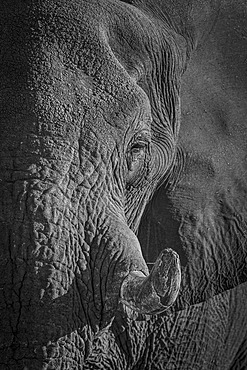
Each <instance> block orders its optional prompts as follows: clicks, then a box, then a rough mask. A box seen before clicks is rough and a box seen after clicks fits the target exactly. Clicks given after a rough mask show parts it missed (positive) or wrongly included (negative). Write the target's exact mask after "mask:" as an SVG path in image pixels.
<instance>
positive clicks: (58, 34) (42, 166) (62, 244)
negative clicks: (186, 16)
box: [0, 0, 183, 369]
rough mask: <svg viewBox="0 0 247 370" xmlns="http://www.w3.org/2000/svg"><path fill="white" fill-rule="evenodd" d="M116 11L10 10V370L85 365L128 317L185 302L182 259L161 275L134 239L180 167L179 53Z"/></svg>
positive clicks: (172, 258)
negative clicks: (123, 312) (95, 339)
mask: <svg viewBox="0 0 247 370" xmlns="http://www.w3.org/2000/svg"><path fill="white" fill-rule="evenodd" d="M4 4H5V3H4ZM106 5H107V4H106V3H105V1H92V2H88V1H81V0H77V1H73V5H72V3H71V1H64V2H61V1H54V0H52V1H44V2H43V3H42V4H41V3H39V2H38V1H37V2H36V1H27V2H24V1H21V2H19V3H18V4H17V3H16V2H15V1H11V2H10V3H8V5H7V3H6V4H5V6H3V10H2V13H1V45H2V50H5V52H4V53H3V55H2V59H1V81H2V82H1V218H0V219H1V248H0V251H1V252H0V253H1V257H0V261H1V262H0V263H1V269H0V271H1V289H0V293H1V310H2V311H1V312H3V315H2V316H1V318H2V319H3V324H2V328H3V330H2V338H1V343H2V344H1V351H2V354H1V358H2V362H3V363H4V364H6V366H10V367H11V366H12V367H14V366H19V365H20V364H25V365H26V366H27V367H28V368H29V366H31V367H30V368H32V369H34V368H41V367H42V366H45V365H44V364H45V363H46V362H47V363H49V366H55V367H56V366H57V367H58V368H59V366H62V365H61V364H60V363H63V362H62V361H65V362H64V365H63V366H65V367H66V366H67V367H66V368H68V367H69V366H71V367H70V368H72V367H73V366H74V365H73V364H75V363H77V365H78V364H82V363H83V358H84V355H85V353H87V352H88V348H87V344H86V343H88V340H89V339H90V338H91V336H92V335H93V333H97V332H98V331H99V330H100V329H102V328H104V327H105V326H106V325H109V324H110V322H111V320H112V319H113V317H114V315H115V311H116V310H117V307H118V305H119V303H121V304H123V305H124V306H126V305H127V306H128V307H130V308H131V309H132V310H134V311H137V312H140V313H142V314H143V313H144V314H153V313H158V312H162V311H163V310H164V309H166V308H167V307H169V306H170V305H171V304H172V303H173V302H174V300H175V298H176V296H177V294H178V290H179V285H180V278H181V277H180V265H179V258H178V256H177V254H176V252H174V251H173V250H172V249H166V250H164V252H162V254H161V255H160V257H159V258H158V259H157V262H156V264H155V266H154V267H153V269H152V271H151V273H150V275H149V271H148V268H147V265H146V262H145V260H144V258H143V256H142V252H141V247H140V244H139V242H138V239H137V237H136V235H135V232H136V231H137V228H138V224H139V222H140V219H141V215H142V212H143V210H144V208H145V205H146V203H147V201H148V199H150V197H151V196H152V193H153V192H154V189H155V188H156V187H157V186H158V185H159V183H160V182H161V180H162V179H163V178H164V176H165V174H166V173H168V172H169V170H170V168H172V165H173V161H174V158H175V145H176V138H177V133H178V126H179V76H180V74H181V71H182V68H183V58H180V56H179V53H180V52H181V51H180V49H179V42H180V40H179V38H178V40H176V35H175V33H172V32H168V30H167V29H166V28H165V27H164V30H163V29H162V32H161V31H160V32H158V30H157V28H156V27H155V25H154V23H153V22H152V20H149V19H148V18H147V17H146V16H145V15H144V14H142V13H139V12H138V10H137V9H135V8H133V7H130V6H126V4H121V3H118V2H117V3H116V2H115V1H110V2H109V5H110V8H109V9H107V6H106ZM121 17H125V24H124V25H123V23H122V20H121ZM146 27H148V32H147V30H146ZM163 33H164V35H163ZM166 36H167V37H166ZM164 58H165V59H164ZM164 60H165V61H166V64H164ZM161 76H162V80H161V79H160V77H161ZM163 80H165V84H163ZM150 102H151V103H150ZM164 247H165V246H164ZM71 354H73V356H74V358H72V356H71ZM65 358H66V360H64V359H65ZM23 359H25V360H23ZM59 361H60V362H59ZM41 364H42V365H41ZM59 364H60V365H59ZM23 366H24V365H23ZM78 366H79V365H78ZM42 368H43V367H42Z"/></svg>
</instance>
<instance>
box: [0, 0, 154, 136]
mask: <svg viewBox="0 0 247 370" xmlns="http://www.w3.org/2000/svg"><path fill="white" fill-rule="evenodd" d="M25 4H26V5H25ZM25 4H23V5H22V8H15V9H11V11H10V10H5V11H6V14H4V22H2V24H4V27H3V28H2V32H3V33H2V34H3V37H2V44H3V49H5V50H6V52H5V53H4V55H3V58H2V59H1V61H0V66H1V70H0V77H1V92H2V93H1V97H0V99H1V103H2V106H3V107H4V110H5V111H4V114H8V113H11V114H13V113H15V112H18V114H20V112H23V113H25V114H29V113H28V112H29V111H32V112H33V113H34V114H35V116H36V117H38V119H39V120H44V121H46V122H49V125H52V124H53V123H54V122H58V121H59V122H60V124H59V127H60V128H61V134H62V135H64V134H68V131H72V132H74V131H75V127H76V128H77V129H78V130H79V127H81V125H83V124H84V123H85V122H86V119H85V117H87V119H88V122H89V125H90V124H91V125H92V124H93V127H94V128H95V130H98V131H100V130H102V128H104V129H107V127H108V126H109V125H110V126H112V127H114V128H117V129H118V130H120V133H121V134H122V131H126V130H127V129H128V128H129V126H130V125H134V126H136V125H137V126H138V125H142V122H144V125H146V126H148V125H149V122H150V120H151V114H150V103H149V99H148V97H147V95H146V94H145V92H144V91H143V90H142V89H141V88H140V87H139V86H138V84H137V79H138V78H140V76H141V75H142V74H143V73H144V70H145V65H147V64H148V63H149V56H148V53H147V51H146V47H145V45H144V44H145V43H144V36H143V37H142V35H143V34H145V32H144V31H143V28H144V26H143V24H142V21H141V17H140V16H139V15H137V14H135V12H133V10H131V9H130V7H128V6H127V5H126V4H121V3H119V2H115V1H91V2H88V1H79V0H75V1H73V2H71V1H70V0H66V1H63V2H60V1H55V0H45V1H44V2H42V4H38V3H36V2H31V1H27V2H26V3H25ZM6 8H7V6H6ZM124 35H126V38H125V37H124ZM122 36H123V37H122ZM146 37H147V35H146ZM130 39H131V40H132V43H131V44H130V42H129V41H130ZM4 40H5V41H4ZM120 40H123V41H120ZM149 41H150V40H149ZM4 42H5V43H6V42H7V43H8V48H6V47H4ZM121 42H122V45H121ZM0 43H1V40H0ZM5 46H6V45H5ZM8 101H12V104H11V108H10V105H9V104H8ZM20 107H21V109H20ZM8 110H9V111H8ZM24 111H25V112H24ZM72 126H73V127H74V128H72ZM59 127H58V126H57V129H59ZM78 130H77V131H78Z"/></svg>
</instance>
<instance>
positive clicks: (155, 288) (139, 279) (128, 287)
mask: <svg viewBox="0 0 247 370" xmlns="http://www.w3.org/2000/svg"><path fill="white" fill-rule="evenodd" d="M180 284H181V268H180V261H179V256H178V254H177V253H176V252H175V251H173V250H172V249H170V248H169V249H165V250H164V251H162V252H161V254H160V255H159V257H158V258H157V260H156V262H155V264H154V266H153V268H152V270H151V272H150V274H149V276H145V275H144V274H143V273H142V272H141V271H132V272H130V274H129V275H128V276H127V277H126V278H125V279H124V281H123V283H122V286H121V291H120V296H121V302H122V303H123V304H124V305H126V306H128V307H130V308H131V309H132V310H134V311H137V312H139V313H142V314H146V315H152V314H158V313H161V312H163V311H165V310H166V309H168V308H169V307H170V306H171V305H172V304H173V303H174V302H175V300H176V298H177V296H178V292H179V288H180Z"/></svg>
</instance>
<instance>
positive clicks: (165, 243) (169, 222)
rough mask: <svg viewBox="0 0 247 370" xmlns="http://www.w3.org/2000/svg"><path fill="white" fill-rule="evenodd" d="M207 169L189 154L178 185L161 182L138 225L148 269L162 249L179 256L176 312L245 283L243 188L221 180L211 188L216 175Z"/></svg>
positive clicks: (246, 253)
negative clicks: (179, 280)
mask: <svg viewBox="0 0 247 370" xmlns="http://www.w3.org/2000/svg"><path fill="white" fill-rule="evenodd" d="M177 160H178V161H179V160H181V158H179V156H178V157H177ZM185 162H186V160H185ZM210 171H212V168H210V166H209V163H208V161H207V160H206V159H203V158H198V157H195V158H189V156H188V158H187V163H185V164H184V168H183V171H182V173H181V174H180V176H179V180H178V179H176V180H177V183H176V184H174V183H172V182H170V183H169V182H166V183H165V184H163V185H162V186H161V187H160V188H159V189H158V190H157V191H156V192H155V193H154V196H153V198H152V200H151V201H150V203H149V204H148V206H147V208H146V210H145V213H144V215H143V218H142V221H141V224H140V227H139V234H138V237H139V240H140V243H141V246H142V250H143V255H144V258H145V260H146V261H147V265H148V266H149V268H151V267H152V266H153V263H154V261H155V260H156V258H157V256H158V255H159V254H160V252H161V251H162V250H164V249H165V248H172V249H173V250H174V251H176V252H177V253H178V255H179V257H180V262H181V269H182V282H181V288H180V293H179V296H178V298H177V301H176V302H175V306H174V307H175V309H177V310H180V309H183V308H185V307H186V306H187V305H193V304H197V303H200V302H203V301H205V300H207V299H210V298H211V297H213V296H215V295H217V294H220V293H222V292H224V291H226V290H228V289H232V288H234V287H236V286H237V285H239V284H241V283H244V282H246V281H247V268H246V261H247V245H246V244H247V243H246V235H247V223H246V219H244V214H243V209H244V202H245V195H244V194H246V189H247V188H245V191H244V190H243V189H236V187H235V186H234V185H233V186H232V188H231V189H228V190H227V189H226V188H225V186H226V183H224V181H225V180H224V179H223V180H221V181H222V183H218V185H217V187H216V188H214V185H213V183H214V182H215V178H214V176H215V174H212V173H211V179H210ZM218 180H219V179H217V181H218ZM219 181H220V180H219ZM237 190H238V191H239V192H238V194H237Z"/></svg>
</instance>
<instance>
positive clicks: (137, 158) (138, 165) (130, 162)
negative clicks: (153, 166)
mask: <svg viewBox="0 0 247 370" xmlns="http://www.w3.org/2000/svg"><path fill="white" fill-rule="evenodd" d="M148 149H149V143H148V142H147V141H144V140H141V141H137V142H135V143H132V144H131V146H130V148H129V150H128V152H127V170H128V173H127V185H132V186H137V185H138V182H139V181H140V180H141V178H142V176H143V175H144V173H145V170H146V169H147V160H148V152H149V150H148Z"/></svg>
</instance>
